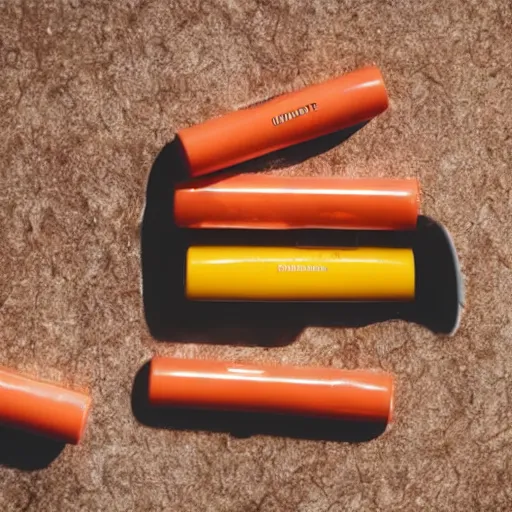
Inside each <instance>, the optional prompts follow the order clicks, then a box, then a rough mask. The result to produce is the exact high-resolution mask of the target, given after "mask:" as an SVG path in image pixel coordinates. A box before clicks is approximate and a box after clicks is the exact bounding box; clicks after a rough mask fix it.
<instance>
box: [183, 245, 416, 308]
mask: <svg viewBox="0 0 512 512" xmlns="http://www.w3.org/2000/svg"><path fill="white" fill-rule="evenodd" d="M185 294H186V297H187V298H188V299H189V300H197V301H291V302H296V301H412V300H414V296H415V265H414V255H413V251H412V249H408V248H405V249H404V248H384V247H328V248H322V247H251V246H226V247H223V246H192V247H190V248H189V249H188V251H187V256H186V269H185Z"/></svg>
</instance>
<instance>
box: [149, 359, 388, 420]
mask: <svg viewBox="0 0 512 512" xmlns="http://www.w3.org/2000/svg"><path fill="white" fill-rule="evenodd" d="M393 389H394V379H393V376H392V375H390V374H388V373H384V372H373V371H358V370H338V369H335V368H296V367H286V366H275V367H272V366H257V365H247V364H237V363H226V362H221V361H205V360H190V359H174V358H164V357H155V358H154V359H153V360H152V361H151V366H150V377H149V402H150V404H152V405H154V406H174V407H191V408H200V409H220V410H231V411H250V412H261V413H283V414H294V415H298V416H313V417H323V418H331V419H343V420H356V421H367V422H379V423H388V422H390V421H391V418H392V412H393Z"/></svg>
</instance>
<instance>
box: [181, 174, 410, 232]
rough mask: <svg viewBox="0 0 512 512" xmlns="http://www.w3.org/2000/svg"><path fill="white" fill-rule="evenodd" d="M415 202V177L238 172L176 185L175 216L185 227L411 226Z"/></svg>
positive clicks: (343, 227)
mask: <svg viewBox="0 0 512 512" xmlns="http://www.w3.org/2000/svg"><path fill="white" fill-rule="evenodd" d="M419 202H420V197H419V185H418V181H417V180H416V179H386V178H381V179H346V178H337V177H325V178H323V177H322V178H301V177H279V176H268V175H262V174H239V175H234V176H230V177H228V178H224V179H221V180H219V179H217V180H216V179H215V178H212V177H207V178H202V179H199V180H194V181H190V182H188V183H182V184H180V185H178V186H177V188H176V190H175V194H174V218H175V222H176V224H177V225H178V226H180V227H186V228H240V229H300V228H324V229H372V230H412V229H415V228H416V223H417V219H418V213H419Z"/></svg>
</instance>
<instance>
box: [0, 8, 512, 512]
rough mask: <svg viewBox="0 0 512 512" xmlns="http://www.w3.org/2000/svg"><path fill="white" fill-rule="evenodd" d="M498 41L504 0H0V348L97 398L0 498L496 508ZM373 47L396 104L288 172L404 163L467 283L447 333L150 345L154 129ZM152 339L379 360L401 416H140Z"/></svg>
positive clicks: (504, 176)
mask: <svg viewBox="0 0 512 512" xmlns="http://www.w3.org/2000/svg"><path fill="white" fill-rule="evenodd" d="M511 55H512V4H511V3H510V1H508V0H489V1H485V2H482V1H481V0H465V1H463V0H445V1H443V2H438V1H435V0H424V1H422V2H411V1H408V0H393V1H391V0H389V1H384V0H373V1H371V0H370V1H363V2H361V1H348V0H347V1H340V2H335V1H320V0H315V1H304V2H300V1H291V0H290V1H288V2H286V1H280V0H279V1H274V2H271V1H258V2H252V1H237V0H229V1H228V0H226V1H221V0H217V1H199V0H182V1H179V2H178V1H175V2H168V1H164V0H147V1H131V0H127V1H120V2H108V1H101V0H99V1H95V2H85V1H81V0H61V1H57V0H44V1H36V0H25V1H21V0H0V134H1V137H0V175H1V186H0V199H1V209H0V233H1V243H0V307H1V309H0V339H1V347H2V350H1V352H0V353H1V355H0V359H1V360H0V363H1V364H4V365H6V366H10V367H14V368H18V369H19V370H22V371H24V372H28V373H30V374H32V375H37V376H40V377H44V378H47V379H52V380H55V381H59V382H68V383H69V384H70V385H72V386H75V387H78V388H81V387H83V388H88V389H89V390H90V392H91V394H92V396H93V400H94V408H93V411H92V415H91V418H90V422H89V426H88V429H87V432H86V435H85V439H84V441H83V442H82V443H81V444H80V445H79V446H77V447H71V446H67V447H66V448H65V449H64V450H63V451H62V453H61V454H60V455H59V456H58V457H57V458H55V459H54V460H53V461H52V462H51V463H50V464H49V465H48V467H46V468H43V469H38V470H33V471H27V470H24V469H20V468H19V467H17V466H19V465H20V464H18V463H17V461H16V457H14V460H13V461H12V460H11V462H10V463H9V464H7V463H5V464H3V465H2V466H1V467H0V509H1V510H5V511H11V510H12V511H15V510H30V511H36V510H37V511H46V510H108V511H115V510H119V511H121V510H122V511H124V510H168V511H180V512H187V511H191V512H197V511H202V510H205V511H241V512H242V511H244V512H249V511H262V512H263V511H265V512H266V511H301V512H323V511H330V512H337V511H348V510H393V511H397V510H403V511H411V510H436V511H457V510H460V511H468V510H475V511H476V510H489V511H497V510H510V509H511V508H512V483H511V482H512V447H511V444H512V427H511V425H512V409H511V401H510V398H511V396H512V358H511V356H510V349H511V343H512V324H511V321H512V298H511V297H512V295H511V293H510V290H511V289H512V276H511V266H512V251H511V247H512V229H511V222H510V208H511V206H512V192H511V186H512V177H511V161H512V152H511V149H512V140H511V130H512V115H511V111H512V87H511V83H512V64H511ZM369 63H375V64H377V65H378V66H379V67H380V68H381V69H382V71H383V74H384V76H385V79H386V82H387V85H388V88H389V93H390V97H391V104H390V109H389V110H388V111H387V112H386V113H385V114H383V115H382V116H380V117H379V118H378V119H376V120H374V121H372V122H371V123H369V124H368V125H367V126H366V127H365V128H364V129H362V130H360V131H359V132H358V133H357V134H356V135H354V136H353V137H352V138H351V139H350V140H348V141H347V142H346V143H344V144H343V145H342V146H339V147H337V148H334V149H332V150H331V151H329V152H326V153H325V154H323V155H321V156H318V157H317V158H313V159H310V160H308V161H306V162H304V163H302V164H300V165H296V166H293V167H290V168H287V169H286V170H282V171H280V172H282V173H287V174H293V175H328V174H337V175H340V176H342V175H343V176H417V177H418V178H419V179H420V180H421V183H422V188H423V211H424V212H425V213H426V214H428V215H431V216H432V217H434V218H436V219H437V220H439V221H441V222H442V223H443V224H444V225H446V227H447V228H448V229H449V230H450V232H451V233H452V235H453V238H454V241H455V245H456V247H457V249H458V251H459V255H460V259H461V265H462V270H463V272H464V274H465V276H466V288H467V305H466V310H465V314H464V316H463V320H462V324H461V328H460V330H459V332H458V333H457V334H456V335H455V336H454V337H453V338H448V337H443V336H439V335H435V334H433V333H431V332H430V331H428V330H427V329H425V328H424V327H421V326H418V325H414V324H410V323H406V322H401V321H397V322H385V323H381V324H374V325H370V326H367V327H364V328H359V329H355V328H349V329H338V328H337V329H327V328H309V329H306V330H304V331H303V332H302V333H301V334H300V335H299V336H298V337H297V339H296V340H295V341H294V342H293V343H291V344H288V345H286V346H282V347H277V348H258V347H244V346H239V347H236V346H230V345H215V344H190V343H189V344H185V343H180V341H183V340H180V339H179V338H178V339H175V340H171V342H169V343H161V342H157V341H155V340H153V339H152V337H151V335H150V334H149V331H148V329H147V326H146V323H145V319H144V312H143V306H142V296H141V271H140V242H139V238H140V236H139V235H140V222H141V215H142V210H143V208H144V201H145V189H146V182H147V177H148V174H149V171H150V169H151V166H152V164H153V161H154V159H155V157H156V155H157V154H158V152H159V151H160V150H161V148H162V147H163V146H164V144H165V143H166V142H168V141H169V140H171V139H172V137H173V135H174V133H175V132H176V131H177V130H178V129H179V128H181V127H184V126H188V125H191V124H193V123H196V122H200V121H202V120H205V119H207V118H209V117H211V116H214V115H218V114H221V113H223V112H227V111H229V110H231V109H233V108H238V107H241V106H244V105H247V104H250V103H253V102H255V101H258V100H261V99H263V98H266V97H268V96H271V95H274V94H277V93H280V92H283V91H288V90H292V89H294V88H298V87H301V86H304V85H307V84H312V83H315V82H318V81H321V80H323V79H326V78H328V77H331V76H335V75H338V74H341V73H343V72H346V71H349V70H352V69H355V68H357V67H360V66H362V65H364V64H369ZM263 327H264V324H262V329H261V336H262V337H264V336H265V331H264V330H263ZM255 336H258V331H256V333H255ZM155 353H159V354H169V355H171V354H172V355H179V356H184V357H185V356H198V357H214V358H225V359H233V360H247V359H249V360H255V361H261V362H263V361H268V362H275V363H277V362H282V363H297V364H317V365H335V366H339V367H347V368H356V367H375V368H384V369H386V370H389V371H392V372H394V373H396V375H397V378H398V394H397V406H396V422H395V424H394V426H393V428H392V429H391V430H390V431H388V432H386V433H385V434H384V435H383V436H381V437H379V438H377V439H375V440H372V441H370V442H368V443H361V444H348V443H340V442H332V441H314V440H300V439H291V438H282V437H272V436H253V437H249V438H237V437H233V436H231V435H229V434H227V433H222V432H220V433H213V432H207V431H177V430H172V429H170V430H169V429H153V428H149V427H147V426H144V425H141V424H139V423H138V422H137V421H136V419H135V418H134V417H133V415H132V411H131V408H130V393H131V388H132V382H133V378H134V376H135V374H136V372H137V371H138V369H139V368H140V367H141V365H142V364H143V363H144V362H145V361H147V360H148V359H149V358H150V357H151V355H152V354H155ZM0 406H1V404H0ZM2 435H4V434H2ZM1 443H2V440H1V439H0V445H1ZM1 449H2V450H4V451H5V450H7V448H6V446H5V443H4V445H2V448H1ZM3 459H4V457H3V454H2V453H0V462H1V460H3Z"/></svg>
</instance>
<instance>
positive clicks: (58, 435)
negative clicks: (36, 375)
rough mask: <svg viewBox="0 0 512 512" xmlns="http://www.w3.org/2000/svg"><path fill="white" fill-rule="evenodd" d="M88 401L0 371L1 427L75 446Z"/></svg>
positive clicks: (83, 425) (57, 388)
mask: <svg viewBox="0 0 512 512" xmlns="http://www.w3.org/2000/svg"><path fill="white" fill-rule="evenodd" d="M90 403H91V399H90V398H89V397H88V396H87V395H85V394H82V393H78V392H76V391H71V390H68V389H65V388H62V387H60V386H56V385H54V384H50V383H47V382H41V381H36V380H33V379H30V378H28V377H25V376H23V375H20V374H18V373H15V372H13V371H11V370H7V369H4V368H0V423H1V424H3V425H6V426H9V427H13V428H19V429H22V430H25V431H28V432H30V433H33V434H38V435H42V436H46V437H50V438H52V439H55V440H57V441H61V442H64V443H71V444H77V443H78V442H79V441H80V438H81V437H82V434H83V432H84V429H85V424H86V421H87V415H88V412H89V407H90Z"/></svg>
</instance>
